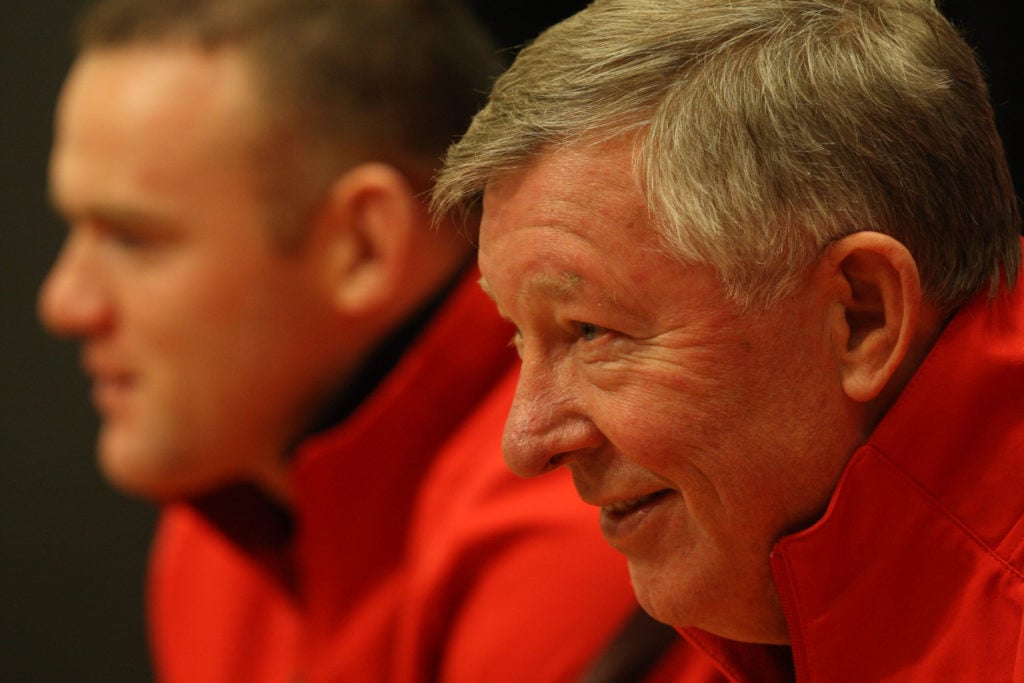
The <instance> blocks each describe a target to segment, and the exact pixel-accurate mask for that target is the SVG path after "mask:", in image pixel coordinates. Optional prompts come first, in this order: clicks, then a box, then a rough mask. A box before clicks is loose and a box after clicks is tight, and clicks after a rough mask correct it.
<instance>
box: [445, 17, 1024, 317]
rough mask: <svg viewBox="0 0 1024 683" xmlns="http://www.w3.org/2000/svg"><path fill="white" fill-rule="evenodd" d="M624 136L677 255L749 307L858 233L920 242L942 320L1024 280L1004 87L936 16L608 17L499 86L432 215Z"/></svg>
mask: <svg viewBox="0 0 1024 683" xmlns="http://www.w3.org/2000/svg"><path fill="white" fill-rule="evenodd" d="M625 136H633V137H634V139H635V140H636V143H635V144H636V147H635V160H634V162H635V163H634V172H635V173H636V175H637V178H638V179H639V180H640V181H641V184H642V186H643V188H644V191H645V193H646V196H647V201H648V204H649V210H650V212H651V215H652V217H653V219H654V225H655V227H656V229H658V230H659V232H661V234H662V235H663V237H664V239H665V242H666V245H667V247H668V248H669V249H670V250H671V251H672V252H673V253H675V254H677V255H678V257H679V258H680V259H682V260H685V261H689V262H696V263H705V264H709V265H711V266H712V267H713V268H715V269H716V271H717V272H718V273H719V275H720V277H721V278H722V281H723V282H724V284H725V286H726V287H727V289H728V291H729V292H730V294H731V296H732V297H733V298H734V299H735V300H737V301H740V302H742V303H746V304H754V303H759V304H761V305H768V304H770V303H771V301H773V300H774V299H775V298H777V297H779V296H781V295H783V294H784V293H785V292H786V291H787V289H788V287H790V286H791V285H792V284H793V282H794V281H795V278H796V276H797V275H798V274H799V272H800V271H801V270H802V269H804V268H805V267H806V266H807V265H808V264H810V263H811V262H813V260H814V259H815V258H816V257H817V255H818V254H819V253H820V252H821V250H822V249H823V248H824V247H825V246H826V245H827V244H828V243H829V242H830V241H833V240H836V239H838V238H841V237H843V236H845V235H848V234H850V233H853V232H857V231H860V230H875V231H878V232H882V233H886V234H889V235H891V236H893V237H894V238H896V239H898V240H900V241H901V242H902V243H903V244H904V245H906V246H907V248H908V249H909V250H910V251H911V253H912V254H913V256H914V258H915V259H916V261H917V263H918V266H919V269H920V271H921V275H922V281H923V285H924V290H925V294H926V296H927V297H928V298H929V299H930V300H931V301H933V303H935V304H936V305H938V306H940V307H941V308H943V309H944V310H952V309H954V308H955V307H956V306H958V305H959V304H960V303H962V302H963V301H964V300H965V299H966V298H968V297H969V296H971V295H973V294H974V293H975V292H978V291H981V290H983V289H985V288H986V287H988V288H989V291H990V292H991V293H993V294H994V292H995V291H996V290H997V289H998V286H999V283H1000V282H1001V281H1003V280H1005V281H1006V282H1007V283H1009V284H1012V283H1013V281H1014V280H1015V277H1016V274H1017V271H1018V269H1019V261H1020V234H1019V230H1020V215H1019V212H1018V207H1017V200H1016V196H1015V195H1014V191H1013V186H1012V181H1011V179H1010V174H1009V171H1008V169H1007V166H1006V161H1005V158H1004V153H1003V150H1002V144H1001V141H1000V140H999V136H998V134H997V132H996V129H995V124H994V119H993V113H992V109H991V105H990V103H989V99H988V90H987V88H986V85H985V83H984V79H983V78H982V76H981V74H980V71H979V68H978V65H977V63H976V61H975V58H974V55H973V53H972V51H971V49H970V48H969V47H968V46H967V45H966V43H965V42H964V41H963V40H962V38H961V37H960V35H959V34H958V33H957V31H956V29H955V28H954V27H952V26H951V25H950V24H949V22H948V21H947V20H946V19H945V18H944V17H943V16H942V15H941V14H940V13H939V11H938V10H937V8H936V7H935V5H934V2H933V1H932V0H645V1H644V2H637V1H636V0H597V2H595V3H593V4H592V5H591V6H589V7H588V8H587V9H585V10H583V11H582V12H580V13H579V14H577V15H576V16H574V17H571V18H570V19H568V20H566V21H564V22H562V23H561V24H559V25H556V26H554V27H552V28H551V29H549V30H548V31H547V32H545V33H543V34H542V35H541V36H540V37H538V38H537V39H536V41H534V43H533V44H532V45H530V46H528V47H527V48H526V49H524V50H523V51H522V52H521V53H520V55H519V57H518V58H517V59H516V61H515V63H514V64H513V66H512V67H511V68H510V69H509V71H507V72H506V73H505V75H503V76H502V77H501V78H500V79H499V80H498V82H497V83H496V84H495V87H494V89H493V91H492V93H491V97H490V101H489V103H488V104H487V106H486V107H485V108H484V109H483V110H482V111H481V112H479V113H478V115H477V116H476V117H475V119H474V120H473V123H472V125H471V126H470V128H469V130H468V131H467V132H466V134H465V135H464V137H463V138H462V139H461V141H460V142H458V143H457V144H455V145H454V146H452V147H451V148H450V149H449V151H448V155H447V160H446V164H445V167H444V169H443V171H442V173H441V175H440V177H439V179H438V181H437V183H436V186H435V192H434V197H433V207H434V209H435V211H436V212H437V213H439V214H442V215H444V214H448V213H452V212H457V211H458V210H460V209H463V210H464V209H466V208H468V207H471V206H473V205H474V204H475V203H476V202H478V201H479V198H480V196H481V195H482V192H483V190H484V189H485V187H486V185H487V184H488V183H489V182H491V181H493V180H496V179H498V178H500V177H501V176H503V175H505V174H509V173H514V172H519V171H522V170H524V169H527V168H529V166H530V165H531V164H532V163H533V162H535V161H536V160H537V159H538V158H539V157H540V156H541V155H544V154H547V153H557V151H558V149H560V148H565V147H569V146H573V145H586V144H593V143H595V142H601V141H604V140H610V139H616V138H622V137H625Z"/></svg>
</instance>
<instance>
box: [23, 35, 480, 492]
mask: <svg viewBox="0 0 1024 683" xmlns="http://www.w3.org/2000/svg"><path fill="white" fill-rule="evenodd" d="M251 82H252V79H251V78H250V73H249V71H248V68H247V62H246V61H245V59H244V58H243V56H242V55H241V54H240V53H239V52H237V51H233V50H231V49H221V50H217V51H205V52H204V51H201V50H198V49H193V48H190V47H188V46H185V45H178V44H155V45H143V46H134V47H126V48H116V49H103V50H96V51H91V52H87V53H86V54H84V55H83V56H82V57H80V58H79V60H78V61H77V62H76V64H75V65H74V67H73V68H72V71H71V73H70V74H69V77H68V79H67V81H66V83H65V86H64V89H63V91H62V94H61V97H60V101H59V105H58V111H57V121H56V135H55V144H54V147H53V151H52V158H51V166H50V185H51V194H52V197H53V202H54V204H55V205H56V207H57V209H58V210H59V211H60V212H61V214H63V216H64V217H65V218H66V220H67V222H68V224H69V226H70V229H69V234H68V237H67V240H66V242H65V245H64V247H63V249H62V252H61V254H60V256H59V258H58V260H57V262H56V263H55V265H54V267H53V269H52V271H51V273H50V274H49V276H48V277H47V279H46V281H45V282H44V284H43V287H42V290H41V292H40V297H39V309H40V317H41V319H42V320H43V322H44V324H45V325H46V327H48V328H49V329H50V330H51V331H52V332H54V333H55V334H58V335H64V336H70V337H75V338H78V339H79V340H80V341H81V343H82V350H83V353H82V358H83V365H84V369H85V371H86V373H87V374H88V375H89V376H90V377H91V378H92V379H93V398H94V403H95V405H96V408H97V410H98V411H99V413H100V416H101V418H102V425H101V429H100V433H99V439H98V451H99V459H100V464H101V467H102V469H103V471H104V472H105V474H106V475H107V476H108V477H109V478H110V479H111V480H112V482H113V483H114V484H115V485H117V486H118V487H120V488H122V489H124V490H126V491H128V492H131V493H134V494H137V495H140V496H144V497H147V498H154V499H166V498H174V497H180V496H185V495H189V494H191V493H194V492H198V491H201V490H205V489H208V488H210V487H213V486H216V485H219V484H221V483H225V482H228V481H238V480H244V481H253V482H256V483H257V484H258V485H260V486H262V487H264V488H265V489H266V490H268V491H269V492H271V493H272V494H273V495H275V496H277V497H279V498H281V499H282V500H287V498H288V497H289V495H290V491H289V487H290V483H289V479H288V464H287V459H286V451H287V448H288V446H289V444H290V443H291V442H292V441H293V440H294V439H295V438H296V437H297V436H299V435H301V433H302V432H303V431H304V430H306V429H308V428H309V426H310V424H311V423H312V422H313V421H314V418H315V417H316V413H317V412H318V411H319V409H320V407H321V406H322V405H323V404H324V403H325V401H326V400H327V399H328V398H329V397H330V396H331V395H333V394H334V393H335V392H337V391H338V390H339V387H341V386H343V384H344V382H345V380H346V378H347V377H348V376H349V375H350V373H351V372H352V371H353V369H354V368H355V367H356V366H357V365H358V364H359V362H360V361H361V360H362V358H363V357H364V356H365V355H366V353H367V352H368V350H369V349H370V348H372V346H373V344H374V343H375V341H376V340H377V339H379V338H380V337H381V336H382V335H384V334H385V333H386V332H387V331H388V330H389V329H391V328H392V327H393V326H394V325H395V324H397V323H398V322H399V321H400V320H402V319H403V318H404V316H406V315H408V314H409V313H410V312H411V311H412V310H414V309H415V307H417V306H418V305H419V304H420V303H421V302H422V301H424V300H425V298H426V297H428V296H430V295H431V293H432V292H434V291H436V288H437V287H438V286H439V284H440V283H442V282H445V281H447V279H448V278H450V277H451V276H452V273H454V272H457V269H458V268H459V267H460V264H462V263H464V261H465V259H466V257H467V254H468V247H467V246H462V245H460V244H457V243H456V242H455V241H454V240H453V239H452V238H451V236H450V235H449V234H444V235H437V234H435V233H432V232H431V231H430V230H428V229H427V228H426V226H427V221H428V218H427V216H426V214H425V211H424V210H423V208H422V207H421V205H420V203H419V202H418V201H417V200H416V198H415V196H414V192H413V190H412V189H411V188H410V187H409V186H408V184H407V183H406V182H405V180H404V178H403V177H402V176H401V174H400V173H398V172H397V171H395V170H394V169H392V168H390V167H387V166H384V165H382V164H363V165H360V166H356V167H354V168H350V169H348V170H346V171H345V172H344V173H342V174H341V175H340V176H339V177H338V178H336V179H335V180H334V181H333V182H332V183H328V187H327V190H326V191H325V192H324V194H323V196H322V197H321V198H320V199H319V200H318V202H317V204H316V205H315V207H313V208H312V209H311V210H310V212H309V215H308V217H306V218H305V219H304V220H305V221H306V223H305V224H304V228H303V230H304V231H305V234H306V237H305V239H304V240H303V241H302V243H301V244H299V245H298V246H297V247H294V248H288V249H284V248H282V247H280V246H279V245H278V243H277V242H275V241H274V240H273V239H272V231H271V229H270V226H269V223H270V218H269V217H270V216H271V215H278V214H276V213H273V212H272V207H271V206H270V205H269V202H268V201H267V200H266V199H265V197H264V196H262V195H261V190H260V188H261V187H264V186H265V183H264V182H261V180H263V179H262V178H261V177H260V176H259V173H260V171H261V167H260V166H259V165H258V161H259V160H260V159H265V157H263V156H260V155H258V154H257V153H256V150H261V149H263V147H264V146H265V145H264V142H265V140H266V139H268V137H267V136H268V133H267V130H266V127H265V125H264V123H263V122H264V119H269V118H270V117H263V116H261V109H260V107H259V104H258V102H257V100H256V98H255V97H254V96H253V92H254V88H253V87H252V86H251Z"/></svg>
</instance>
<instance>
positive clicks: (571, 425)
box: [502, 355, 600, 477]
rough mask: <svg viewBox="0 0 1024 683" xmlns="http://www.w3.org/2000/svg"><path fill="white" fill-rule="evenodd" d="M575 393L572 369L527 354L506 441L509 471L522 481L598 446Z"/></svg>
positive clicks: (592, 425)
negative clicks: (532, 357) (521, 478)
mask: <svg viewBox="0 0 1024 683" xmlns="http://www.w3.org/2000/svg"><path fill="white" fill-rule="evenodd" d="M575 389H576V387H574V383H573V381H572V375H571V372H570V371H569V370H568V369H566V368H561V367H559V366H558V365H557V364H555V363H546V362H545V361H544V360H543V359H530V358H528V357H527V356H525V355H524V357H523V364H522V367H521V369H520V372H519V384H518V385H517V386H516V393H515V397H514V398H513V401H512V406H511V408H510V409H509V415H508V419H507V420H506V422H505V434H504V438H503V441H502V450H503V452H504V455H505V462H506V464H507V465H508V467H509V469H511V470H512V471H513V472H515V473H516V474H518V475H519V476H521V477H533V476H536V475H539V474H544V473H545V472H548V471H551V470H553V469H555V468H557V467H558V466H559V465H564V464H567V463H568V461H569V460H571V459H572V458H575V457H578V456H579V455H580V454H581V453H582V452H583V451H584V450H585V449H587V448H591V447H593V446H595V445H596V444H597V443H598V441H599V439H600V434H599V432H598V430H597V428H596V427H595V426H594V424H593V423H592V422H591V421H590V419H589V418H588V417H587V415H586V411H585V409H584V404H583V402H582V401H581V400H580V398H579V395H578V392H577V391H576V390H575Z"/></svg>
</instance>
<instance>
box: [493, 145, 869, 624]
mask: <svg viewBox="0 0 1024 683" xmlns="http://www.w3.org/2000/svg"><path fill="white" fill-rule="evenodd" d="M631 168H632V166H631V158H630V148H629V146H628V145H612V146H606V147H604V148H588V149H584V150H582V151H576V152H568V153H566V152H559V153H556V154H552V155H548V156H545V157H543V158H541V159H540V161H539V162H538V163H537V164H535V165H534V166H533V167H531V168H530V169H528V170H526V171H525V172H522V173H520V174H517V175H513V176H510V177H506V178H502V179H501V180H500V181H498V182H496V183H493V184H492V185H491V186H489V187H488V188H487V192H486V193H485V200H484V217H483V224H482V227H481V236H480V257H479V258H480V268H481V271H482V273H483V276H484V282H483V284H484V287H485V288H486V289H487V290H488V291H489V292H490V293H491V294H492V296H493V297H494V299H495V301H496V302H497V304H498V307H499V309H500V310H501V311H502V313H503V314H504V315H505V316H506V317H508V318H509V319H510V320H511V321H512V322H513V323H514V324H515V325H516V327H517V336H516V346H517V347H518V350H519V353H520V356H521V358H522V374H521V377H520V380H519V387H518V390H517V393H516V398H515V402H514V405H513V407H512V410H511V413H510V415H509V419H508V423H507V425H506V429H505V443H504V447H505V455H506V459H507V461H508V463H509V465H510V467H511V468H512V469H513V470H514V471H516V472H517V473H519V474H521V475H527V476H528V475H534V474H540V473H543V472H545V471H547V470H549V469H552V468H554V467H556V466H558V465H563V464H564V465H566V466H567V467H569V469H570V470H571V471H572V474H573V477H574V480H575V484H576V488H577V490H578V492H579V495H580V497H581V498H582V499H583V500H584V501H585V502H587V503H590V504H592V505H595V506H598V507H599V508H600V510H601V528H602V530H603V532H604V535H605V538H606V539H607V540H608V542H609V543H610V544H611V545H612V546H614V547H615V548H617V549H618V550H619V551H621V552H622V553H623V554H625V556H626V557H627V558H628V561H629V565H630V570H631V574H632V577H633V582H634V586H635V589H636V592H637V595H638V597H639V599H640V601H641V604H643V606H644V607H645V608H646V609H647V610H648V611H650V612H651V613H652V614H653V615H654V616H656V617H657V618H659V619H661V620H663V621H666V622H668V623H671V624H674V625H676V626H697V627H701V628H704V629H706V630H709V631H711V632H714V633H718V634H720V635H723V636H726V637H732V638H737V639H742V640H752V641H761V642H785V641H786V639H787V635H786V629H785V623H784V619H783V616H782V610H781V607H780V605H779V598H778V596H777V593H776V590H775V588H774V584H773V582H772V578H771V572H770V567H769V554H770V552H771V549H772V546H773V544H774V543H775V541H776V540H777V539H778V538H780V537H781V536H782V535H784V534H786V533H788V532H791V531H793V530H796V529H798V528H801V527H803V526H806V525H807V524H808V523H810V522H811V521H813V520H814V519H815V517H816V516H817V515H819V514H820V513H821V512H822V510H823V508H824V506H825V505H826V504H827V500H828V498H829V495H830V492H831V491H832V489H833V487H834V485H835V482H836V479H837V477H838V475H839V472H840V471H841V469H842V466H843V463H844V462H845V459H846V457H847V456H848V454H849V452H850V449H851V448H852V444H854V443H856V441H857V439H858V438H859V428H858V426H857V425H856V424H855V420H853V419H852V418H851V417H849V416H848V415H847V412H846V411H845V410H844V404H843V399H842V392H841V390H840V387H839V379H838V376H837V374H838V373H837V371H836V369H835V364H834V360H833V358H832V354H831V353H830V351H829V344H828V343H827V339H826V337H827V331H826V327H825V325H824V324H823V322H822V316H823V312H824V309H825V308H826V304H825V303H824V302H825V297H824V296H821V295H819V293H818V292H817V291H816V289H815V287H814V286H812V285H811V282H812V279H811V278H808V279H807V281H806V282H804V283H803V284H802V285H801V286H800V288H799V291H798V292H797V293H796V294H795V295H793V296H791V297H789V298H787V299H785V300H784V301H782V302H781V303H780V304H779V305H778V306H776V307H774V308H773V310H772V311H771V312H769V313H745V312H743V311H742V310H740V309H739V308H738V307H737V306H736V305H734V304H733V303H731V302H730V301H729V300H727V299H726V298H725V297H724V294H723V290H722V287H721V286H720V284H719V282H718V280H717V278H716V276H715V274H714V273H713V272H712V271H711V270H710V269H708V268H706V267H702V266H694V265H687V264H683V263H681V262H680V261H678V260H676V259H673V258H670V257H669V256H668V255H666V253H665V250H664V248H662V247H661V243H660V242H659V240H658V238H657V237H656V235H655V234H654V233H653V232H652V230H651V226H650V222H649V219H648V215H647V210H646V205H645V203H644V200H643V197H642V196H641V194H640V192H639V190H638V189H637V184H636V182H635V179H634V178H633V176H632V172H631Z"/></svg>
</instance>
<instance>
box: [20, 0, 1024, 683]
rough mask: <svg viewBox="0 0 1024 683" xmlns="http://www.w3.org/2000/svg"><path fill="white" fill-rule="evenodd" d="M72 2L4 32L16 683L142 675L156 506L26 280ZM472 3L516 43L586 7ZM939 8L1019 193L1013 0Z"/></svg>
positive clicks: (37, 255)
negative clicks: (98, 436)
mask: <svg viewBox="0 0 1024 683" xmlns="http://www.w3.org/2000/svg"><path fill="white" fill-rule="evenodd" d="M82 4H83V3H82V2H80V1H75V0H49V1H40V2H38V3H36V2H29V1H28V0H21V1H20V2H17V1H16V2H15V3H9V5H8V6H7V7H6V14H7V16H5V17H4V21H3V26H2V28H0V31H2V33H0V56H2V61H0V85H2V92H0V102H2V103H3V104H2V105H0V106H2V107H3V117H2V126H0V135H2V145H0V168H2V174H3V175H2V182H0V201H2V202H3V204H2V209H3V213H2V216H3V218H4V224H3V225H2V227H0V278H2V283H3V285H2V287H3V289H2V295H0V302H2V318H0V320H2V327H0V340H2V345H3V346H2V348H0V361H2V373H3V374H2V381H3V392H2V404H0V420H2V423H0V457H2V460H0V472H2V475H0V548H2V552H3V555H2V556H0V586H2V591H3V592H2V593H0V615H2V617H0V678H2V679H3V680H4V681H17V682H19V683H20V682H23V681H44V682H48V683H61V682H64V681H67V682H69V683H70V682H75V683H80V682H85V681H103V682H112V683H119V682H122V681H123V682H131V681H146V680H149V679H150V670H149V665H148V663H147V653H146V645H145V636H144V621H143V611H142V610H143V608H142V591H143V576H144V569H145V556H146V551H147V546H148V541H149V535H150V532H151V529H152V524H153V519H154V515H153V512H152V510H151V509H150V508H149V506H148V505H146V504H144V503H141V502H137V501H134V500H130V499H128V498H126V497H124V496H123V495H120V494H118V493H115V492H113V491H112V490H110V489H108V488H107V486H106V484H104V483H103V482H102V481H101V480H100V478H99V476H98V475H97V474H96V470H95V466H94V461H93V455H92V453H93V439H94V434H95V430H96V419H95V417H94V415H93V413H92V410H91V409H90V408H89V402H88V388H87V385H86V382H85V381H84V380H83V379H82V377H81V374H80V372H79V370H78V364H77V353H76V351H75V349H74V348H73V346H72V345H71V344H69V343H65V342H57V341H53V340H51V339H49V338H48V337H47V336H46V335H44V334H43V332H42V331H41V329H40V327H39V325H38V323H37V322H36V318H35V292H36V289H37V288H38V286H39V283H40V281H41V280H42V278H43V276H44V274H45V272H46V270H47V268H48V266H49V264H50V262H51V260H52V259H53V257H54V255H55V254H56V251H57V248H58V246H59V243H60V240H61V238H62V236H63V228H62V226H61V225H60V223H59V222H58V221H57V220H56V219H55V217H54V216H53V214H52V213H51V212H50V210H49V209H48V207H47V202H46V189H45V187H46V155H47V150H48V147H49V144H50V119H51V109H52V106H53V102H54V99H55V96H56V93H57V89H58V87H59V85H60V81H61V79H62V78H63V75H64V72H65V70H66V69H67V66H68V64H69V63H70V59H71V51H70V47H69V45H70V41H69V39H68V33H69V26H70V23H71V18H72V16H73V15H74V14H75V13H77V11H78V9H79V8H80V7H81V6H82ZM476 4H477V5H479V12H480V14H481V16H483V17H484V18H485V20H486V21H488V22H489V23H490V24H491V25H492V26H493V27H494V30H495V33H496V34H497V35H498V37H499V39H500V41H501V42H502V43H503V44H505V45H507V46H514V45H517V44H520V43H521V42H523V41H524V40H526V39H528V38H529V37H531V36H532V35H534V34H535V33H536V31H537V30H539V28H540V27H542V26H545V25H547V24H548V23H550V22H551V21H554V20H557V19H560V18H561V17H563V16H566V15H568V14H570V13H572V12H573V11H575V10H576V9H578V8H579V7H582V5H583V4H584V3H582V2H571V1H566V2H547V3H545V5H544V9H543V10H541V9H529V10H527V9H524V8H523V7H524V6H528V4H527V3H519V2H512V1H508V2H499V1H497V0H492V1H490V2H485V1H484V0H479V1H478V2H477V3H476ZM11 5H15V6H13V7H12V6H11ZM945 7H946V10H947V13H948V14H950V16H952V17H953V18H954V19H955V20H956V21H957V22H958V23H959V24H960V25H961V26H962V27H964V28H965V30H966V33H967V35H968V39H969V41H970V42H971V43H972V44H973V45H974V46H975V47H976V48H977V49H978V50H979V53H980V54H981V56H982V60H983V62H984V64H985V65H986V68H987V71H988V74H989V78H990V81H991V83H992V94H993V100H994V101H995V103H996V105H997V121H998V123H999V125H1000V128H1001V130H1002V133H1003V137H1004V140H1005V142H1006V144H1007V148H1008V149H1009V152H1010V157H1011V163H1012V164H1013V165H1014V167H1015V177H1016V179H1017V187H1018V191H1019V188H1021V187H1022V184H1021V176H1020V173H1021V167H1022V163H1021V162H1020V161H1019V159H1020V156H1021V152H1020V149H1021V126H1020V123H1019V121H1020V116H1021V102H1020V100H1021V98H1022V97H1024V95H1022V94H1021V90H1020V85H1021V84H1020V77H1019V74H1020V73H1021V70H1022V69H1021V66H1022V65H1021V57H1020V53H1019V51H1017V50H1015V49H1013V47H1015V46H1014V45H1013V43H1014V41H1015V40H1016V38H1017V36H1016V31H1015V23H1014V22H1013V21H1011V20H1010V12H1011V9H1012V7H1013V3H1010V2H1005V1H1003V0H976V1H974V2H970V1H969V0H957V1H955V2H947V3H946V4H945Z"/></svg>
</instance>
